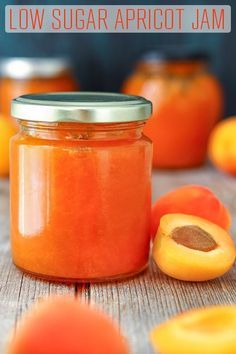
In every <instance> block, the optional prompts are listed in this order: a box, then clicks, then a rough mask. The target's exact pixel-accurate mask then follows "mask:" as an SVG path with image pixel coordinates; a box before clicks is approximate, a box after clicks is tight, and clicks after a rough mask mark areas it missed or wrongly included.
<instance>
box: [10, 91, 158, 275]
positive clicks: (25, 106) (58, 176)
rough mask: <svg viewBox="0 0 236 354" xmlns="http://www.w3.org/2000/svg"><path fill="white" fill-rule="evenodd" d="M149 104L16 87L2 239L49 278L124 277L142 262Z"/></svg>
mask: <svg viewBox="0 0 236 354" xmlns="http://www.w3.org/2000/svg"><path fill="white" fill-rule="evenodd" d="M150 114H151V103H150V102H149V101H147V100H145V99H143V98H140V97H136V96H127V95H119V94H102V93H100V94H99V93H82V92H81V93H74V94H73V93H69V94H67V95H66V94H63V93H61V94H38V95H25V96H21V97H19V98H17V99H15V100H14V101H13V103H12V115H13V116H14V117H16V118H18V119H19V121H20V126H21V130H20V132H19V133H18V134H17V135H16V136H14V137H13V138H12V141H11V247H12V257H13V261H14V263H15V264H16V266H18V267H19V268H21V269H22V270H23V271H25V272H29V273H31V274H34V275H37V276H39V277H42V278H48V279H51V280H58V281H100V280H109V279H113V278H121V277H124V276H130V275H133V274H136V273H138V272H140V271H142V270H143V269H144V268H145V267H146V266H147V263H148V258H149V245H150V215H151V182H150V179H151V161H152V144H151V142H150V140H149V139H148V138H146V137H145V136H144V135H143V134H142V129H143V126H144V123H145V120H146V119H147V118H148V117H149V115H150Z"/></svg>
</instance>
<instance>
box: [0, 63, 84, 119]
mask: <svg viewBox="0 0 236 354" xmlns="http://www.w3.org/2000/svg"><path fill="white" fill-rule="evenodd" d="M0 74H1V81H0V110H1V112H2V113H3V114H4V115H6V116H7V117H10V110H11V100H12V99H13V98H15V97H18V96H20V95H24V94H27V93H36V92H48V91H51V92H55V91H74V90H76V89H77V88H78V85H77V84H76V82H75V80H74V77H73V75H72V67H71V63H70V62H68V60H66V59H64V58H9V59H5V60H2V61H1V63H0Z"/></svg>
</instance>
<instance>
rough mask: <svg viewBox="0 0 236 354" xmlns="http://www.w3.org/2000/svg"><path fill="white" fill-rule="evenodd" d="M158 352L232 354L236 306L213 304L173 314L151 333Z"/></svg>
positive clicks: (235, 330) (234, 340)
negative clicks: (176, 314)
mask: <svg viewBox="0 0 236 354" xmlns="http://www.w3.org/2000/svg"><path fill="white" fill-rule="evenodd" d="M150 340H151V343H152V345H153V347H154V349H155V351H156V352H157V353H161V354H190V353H191V354H202V353H204V354H235V353H236V306H230V305H228V306H226V305H225V306H212V307H208V308H202V309H195V310H192V311H188V312H185V313H183V314H181V315H178V316H175V317H174V318H172V319H170V320H168V321H167V322H165V323H163V324H161V325H159V326H157V327H156V328H154V329H153V330H152V331H151V333H150Z"/></svg>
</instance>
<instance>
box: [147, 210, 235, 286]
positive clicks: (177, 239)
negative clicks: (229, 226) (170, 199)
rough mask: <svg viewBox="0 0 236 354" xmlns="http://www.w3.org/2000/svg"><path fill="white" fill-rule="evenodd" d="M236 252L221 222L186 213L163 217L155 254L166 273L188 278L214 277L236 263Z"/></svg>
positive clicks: (178, 277) (154, 249)
mask: <svg viewBox="0 0 236 354" xmlns="http://www.w3.org/2000/svg"><path fill="white" fill-rule="evenodd" d="M235 255H236V252H235V246H234V243H233V240H232V238H231V237H230V235H229V234H228V233H227V232H226V231H225V230H224V229H222V228H221V227H219V226H218V225H216V224H213V223H212V222H210V221H208V220H205V219H202V218H199V217H197V216H192V215H185V214H167V215H165V216H163V217H162V218H161V221H160V226H159V229H158V232H157V235H156V238H155V240H154V245H153V258H154V260H155V262H156V264H157V265H158V267H159V268H160V269H161V270H162V271H163V272H164V273H165V274H167V275H169V276H171V277H173V278H176V279H179V280H185V281H204V280H210V279H214V278H217V277H219V276H221V275H223V274H224V273H226V272H227V271H228V270H229V269H230V268H231V267H232V265H233V263H234V260H235Z"/></svg>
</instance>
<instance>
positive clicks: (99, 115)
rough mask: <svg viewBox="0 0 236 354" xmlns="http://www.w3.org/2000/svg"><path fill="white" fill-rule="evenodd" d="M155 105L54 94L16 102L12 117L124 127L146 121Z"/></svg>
mask: <svg viewBox="0 0 236 354" xmlns="http://www.w3.org/2000/svg"><path fill="white" fill-rule="evenodd" d="M151 113H152V103H151V102H150V101H148V100H146V99H145V98H143V97H139V96H130V95H123V94H118V93H102V92H55V93H44V94H30V95H23V96H20V97H17V98H15V99H14V100H13V101H12V105H11V114H12V116H13V117H15V118H17V119H21V120H28V121H36V122H79V123H122V122H132V121H141V120H147V119H148V118H149V117H150V115H151Z"/></svg>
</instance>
